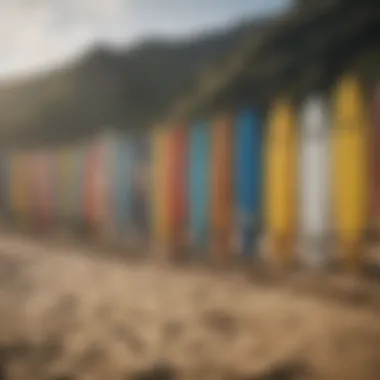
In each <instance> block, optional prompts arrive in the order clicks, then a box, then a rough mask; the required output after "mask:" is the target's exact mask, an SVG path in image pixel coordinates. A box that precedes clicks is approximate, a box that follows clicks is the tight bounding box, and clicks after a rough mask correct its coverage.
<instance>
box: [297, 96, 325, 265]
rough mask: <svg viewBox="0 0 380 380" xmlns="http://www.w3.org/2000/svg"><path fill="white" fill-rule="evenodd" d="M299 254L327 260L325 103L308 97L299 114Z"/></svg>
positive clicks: (310, 259)
mask: <svg viewBox="0 0 380 380" xmlns="http://www.w3.org/2000/svg"><path fill="white" fill-rule="evenodd" d="M300 123H301V124H300V160H299V165H300V176H299V180H300V187H299V190H300V196H299V199H300V203H301V204H300V208H299V210H300V230H301V231H300V245H299V250H300V255H301V260H302V261H303V262H304V263H306V264H307V265H311V266H323V265H325V264H326V262H327V260H328V255H329V253H328V251H329V243H328V242H329V231H330V227H331V226H330V217H329V210H330V191H329V189H330V184H329V177H330V172H329V167H330V165H331V160H330V144H329V141H330V128H329V127H330V126H329V115H328V109H327V106H326V102H325V100H324V99H323V98H322V97H319V96H314V97H311V98H309V99H308V100H307V101H306V102H305V104H304V106H303V107H302V110H301V117H300Z"/></svg>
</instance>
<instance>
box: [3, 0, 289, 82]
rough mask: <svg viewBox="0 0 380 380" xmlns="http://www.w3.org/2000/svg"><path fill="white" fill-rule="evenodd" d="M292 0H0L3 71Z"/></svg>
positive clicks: (27, 68) (31, 68) (212, 23)
mask: <svg viewBox="0 0 380 380" xmlns="http://www.w3.org/2000/svg"><path fill="white" fill-rule="evenodd" d="M289 1H290V0H249V1H247V0H0V75H9V74H10V73H18V72H31V71H34V70H40V69H43V68H46V67H49V66H51V65H53V64H56V63H60V62H62V61H65V60H67V59H69V58H70V57H73V56H76V55H77V54H78V53H80V52H81V51H83V50H84V49H86V47H87V46H89V45H91V44H93V43H94V42H95V41H105V42H108V43H115V44H126V43H128V42H130V41H132V40H135V39H136V38H139V37H141V36H144V35H146V34H156V33H160V34H167V35H171V34H176V35H177V34H183V33H188V32H194V31H197V30H199V29H200V28H207V27H208V28H211V27H214V26H217V25H223V24H225V23H226V22H227V21H228V20H232V19H236V18H239V17H241V16H242V15H247V14H249V13H251V14H254V13H255V12H256V13H257V14H262V13H263V12H265V11H267V10H272V9H276V8H279V7H280V6H281V5H283V4H286V3H288V2H289Z"/></svg>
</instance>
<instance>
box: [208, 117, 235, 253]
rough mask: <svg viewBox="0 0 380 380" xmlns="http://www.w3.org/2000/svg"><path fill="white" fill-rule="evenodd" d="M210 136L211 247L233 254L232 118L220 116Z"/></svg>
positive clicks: (215, 250)
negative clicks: (231, 251)
mask: <svg viewBox="0 0 380 380" xmlns="http://www.w3.org/2000/svg"><path fill="white" fill-rule="evenodd" d="M211 133H212V136H211V139H212V141H211V223H212V227H211V230H212V232H211V235H212V236H211V239H212V241H211V244H212V247H211V250H212V255H213V256H214V257H216V258H220V259H226V258H228V256H229V255H230V250H231V238H232V221H233V194H232V165H233V162H232V159H233V156H232V155H233V134H232V118H231V117H230V116H228V115H225V114H223V115H218V116H217V117H216V119H215V120H214V123H213V126H212V132H211Z"/></svg>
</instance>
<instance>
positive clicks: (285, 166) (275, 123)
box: [265, 99, 297, 265]
mask: <svg viewBox="0 0 380 380" xmlns="http://www.w3.org/2000/svg"><path fill="white" fill-rule="evenodd" d="M295 124H296V123H295V114H294V109H293V107H292V105H291V103H290V101H289V100H287V99H281V100H277V102H276V103H275V104H274V106H273V109H272V111H271V114H270V115H269V125H268V136H267V146H266V173H265V174H266V177H265V178H266V179H265V197H266V202H265V203H266V204H265V209H266V210H265V215H266V230H267V234H268V238H269V245H270V252H271V255H270V256H271V258H273V259H274V262H275V263H277V264H280V265H289V264H291V263H292V262H293V261H294V251H295V229H296V215H297V211H296V185H297V180H296V172H297V160H296V131H295V127H296V125H295Z"/></svg>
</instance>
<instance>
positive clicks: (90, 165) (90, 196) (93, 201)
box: [85, 139, 105, 233]
mask: <svg viewBox="0 0 380 380" xmlns="http://www.w3.org/2000/svg"><path fill="white" fill-rule="evenodd" d="M104 153H105V146H104V141H102V140H101V139H96V140H94V141H92V142H91V143H90V144H89V146H88V152H87V157H86V169H85V170H86V173H85V177H86V178H85V203H86V219H87V222H88V224H89V226H90V228H91V229H92V230H93V231H94V232H96V233H100V232H101V230H102V227H103V226H102V222H103V221H104V182H105V178H104V175H103V174H104V170H103V169H104V166H103V165H104Z"/></svg>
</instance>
